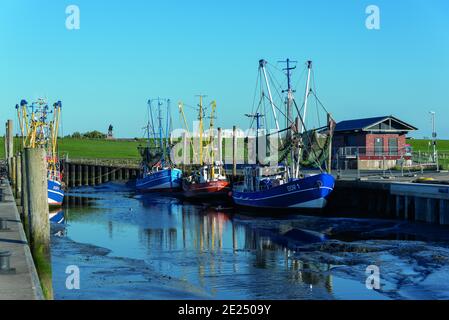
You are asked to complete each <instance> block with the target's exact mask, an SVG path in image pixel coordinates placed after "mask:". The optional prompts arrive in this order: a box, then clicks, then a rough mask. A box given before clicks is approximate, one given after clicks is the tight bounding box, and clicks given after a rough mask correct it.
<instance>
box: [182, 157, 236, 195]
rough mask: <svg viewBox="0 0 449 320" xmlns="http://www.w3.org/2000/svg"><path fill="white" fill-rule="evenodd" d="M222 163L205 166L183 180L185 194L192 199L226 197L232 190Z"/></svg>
mask: <svg viewBox="0 0 449 320" xmlns="http://www.w3.org/2000/svg"><path fill="white" fill-rule="evenodd" d="M222 171H223V168H222V167H221V166H220V165H214V166H207V165H206V166H203V167H201V168H200V169H199V170H198V171H195V172H194V173H193V174H192V175H190V176H188V177H186V178H184V179H183V181H182V188H183V190H184V196H185V197H186V198H191V199H205V198H207V199H211V198H214V199H217V198H222V199H225V198H227V197H228V193H229V191H230V190H231V188H230V183H229V181H228V179H227V178H226V176H225V175H223V174H222Z"/></svg>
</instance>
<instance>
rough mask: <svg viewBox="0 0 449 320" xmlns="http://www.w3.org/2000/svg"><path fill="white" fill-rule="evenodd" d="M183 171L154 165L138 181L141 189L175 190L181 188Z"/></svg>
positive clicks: (137, 186) (138, 188) (137, 184)
mask: <svg viewBox="0 0 449 320" xmlns="http://www.w3.org/2000/svg"><path fill="white" fill-rule="evenodd" d="M181 178H182V171H181V170H179V169H177V168H166V169H163V168H162V167H153V168H152V169H151V170H150V171H148V172H144V174H143V175H142V177H141V178H139V179H137V181H136V189H137V190H139V191H143V192H145V191H149V192H151V191H175V190H178V189H180V188H181Z"/></svg>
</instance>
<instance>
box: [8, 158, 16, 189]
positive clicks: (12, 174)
mask: <svg viewBox="0 0 449 320" xmlns="http://www.w3.org/2000/svg"><path fill="white" fill-rule="evenodd" d="M16 167H17V158H16V157H15V156H12V157H11V172H10V173H9V177H10V179H11V181H10V182H11V190H12V193H13V195H14V197H16Z"/></svg>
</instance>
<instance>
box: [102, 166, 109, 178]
mask: <svg viewBox="0 0 449 320" xmlns="http://www.w3.org/2000/svg"><path fill="white" fill-rule="evenodd" d="M103 172H104V173H103V182H109V168H108V167H104V168H103Z"/></svg>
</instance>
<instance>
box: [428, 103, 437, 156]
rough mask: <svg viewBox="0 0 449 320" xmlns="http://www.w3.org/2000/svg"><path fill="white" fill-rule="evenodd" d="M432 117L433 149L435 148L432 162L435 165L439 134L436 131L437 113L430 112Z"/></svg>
mask: <svg viewBox="0 0 449 320" xmlns="http://www.w3.org/2000/svg"><path fill="white" fill-rule="evenodd" d="M429 113H430V116H431V117H432V148H433V154H432V160H433V162H434V163H436V160H437V140H436V139H437V133H436V131H435V111H429Z"/></svg>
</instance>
